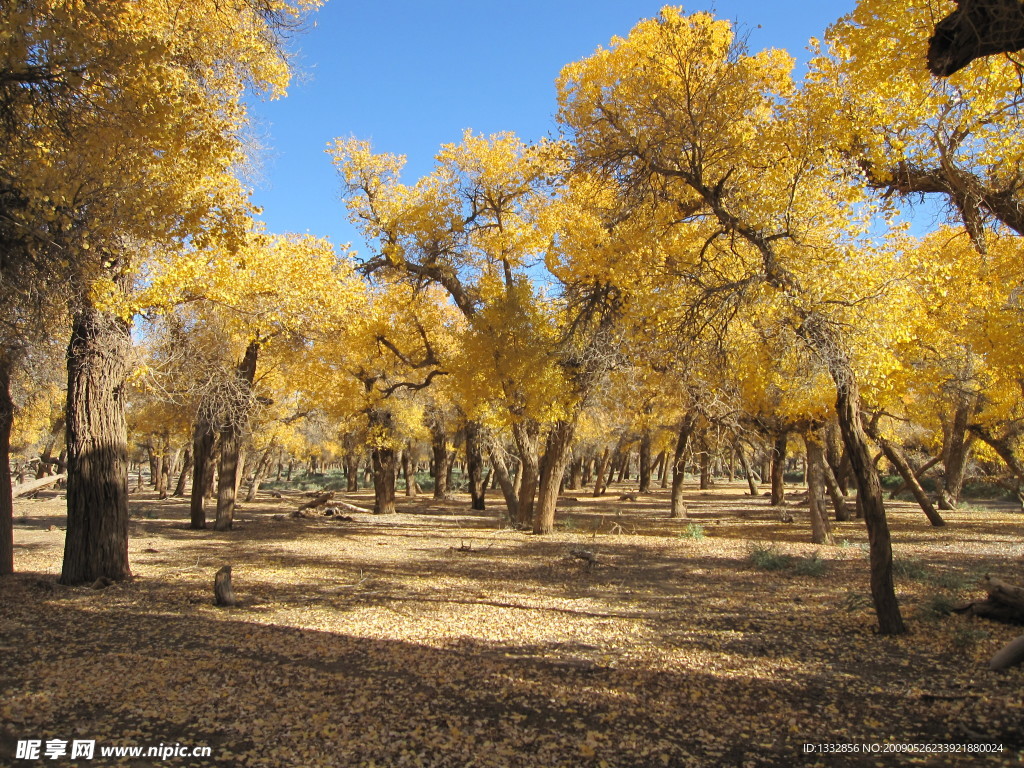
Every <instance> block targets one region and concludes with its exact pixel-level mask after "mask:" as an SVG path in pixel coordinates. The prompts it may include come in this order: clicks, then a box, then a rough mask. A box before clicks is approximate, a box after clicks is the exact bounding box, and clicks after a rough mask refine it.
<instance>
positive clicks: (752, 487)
mask: <svg viewBox="0 0 1024 768" xmlns="http://www.w3.org/2000/svg"><path fill="white" fill-rule="evenodd" d="M735 451H736V455H737V457H739V460H740V469H741V470H742V471H743V476H744V477H746V478H747V489H748V490H749V491H750V495H751V496H757V482H756V481H755V480H754V473H753V472H751V471H750V463H749V462H748V461H747V452H746V451H745V450H743V446H742V445H741V444H740V443H739V442H737V443H736V447H735Z"/></svg>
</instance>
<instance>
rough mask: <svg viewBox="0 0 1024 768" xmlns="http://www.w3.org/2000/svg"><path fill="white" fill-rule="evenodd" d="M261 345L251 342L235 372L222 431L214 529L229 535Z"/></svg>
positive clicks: (233, 516)
mask: <svg viewBox="0 0 1024 768" xmlns="http://www.w3.org/2000/svg"><path fill="white" fill-rule="evenodd" d="M259 354H260V344H259V342H258V341H251V342H249V346H248V347H246V349H245V354H244V355H243V356H242V360H241V362H240V363H239V364H238V366H237V368H236V369H235V382H234V384H235V389H234V390H233V391H232V393H231V396H230V397H229V398H228V401H229V404H230V405H229V409H228V412H227V413H226V414H225V418H224V426H223V427H221V430H220V463H219V465H218V467H217V521H216V522H215V523H214V525H213V527H214V529H215V530H218V531H227V530H230V529H231V525H232V523H233V522H234V518H235V499H236V498H237V496H238V485H239V480H240V478H239V471H240V470H241V468H242V466H241V465H242V462H241V461H240V456H241V452H242V444H243V442H244V441H245V432H246V428H247V426H248V417H249V397H250V395H251V393H252V385H253V382H254V381H255V379H256V363H257V361H258V360H259Z"/></svg>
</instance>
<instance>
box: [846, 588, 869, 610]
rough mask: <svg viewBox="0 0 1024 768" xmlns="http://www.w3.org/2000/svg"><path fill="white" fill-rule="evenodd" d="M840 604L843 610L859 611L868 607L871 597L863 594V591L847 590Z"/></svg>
mask: <svg viewBox="0 0 1024 768" xmlns="http://www.w3.org/2000/svg"><path fill="white" fill-rule="evenodd" d="M842 605H843V610H845V611H847V612H848V613H853V612H854V611H859V610H861V609H862V608H870V607H871V598H870V597H868V596H867V595H865V594H864V593H863V592H855V591H854V590H849V591H847V593H846V596H845V597H844V598H843V603H842Z"/></svg>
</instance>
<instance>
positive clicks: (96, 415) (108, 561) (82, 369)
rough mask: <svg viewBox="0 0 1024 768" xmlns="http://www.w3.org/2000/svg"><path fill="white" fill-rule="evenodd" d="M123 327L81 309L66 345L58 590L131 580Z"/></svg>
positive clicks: (126, 349) (126, 346) (127, 347)
mask: <svg viewBox="0 0 1024 768" xmlns="http://www.w3.org/2000/svg"><path fill="white" fill-rule="evenodd" d="M130 350H131V337H130V335H129V329H128V325H127V324H126V323H125V322H123V321H121V320H120V319H118V318H116V317H114V316H113V315H112V314H108V313H106V312H103V311H101V310H99V309H96V308H95V307H92V306H89V305H86V306H85V307H84V308H83V309H81V310H80V311H79V312H78V314H77V315H76V316H75V319H74V322H73V324H72V331H71V343H70V344H69V345H68V393H67V416H66V419H67V452H68V455H67V467H68V486H67V505H68V522H67V535H66V537H65V541H64V565H63V569H62V571H61V575H60V583H61V584H68V585H70V584H82V583H85V582H93V581H96V580H97V579H100V578H107V579H112V580H114V581H118V580H121V579H126V578H129V577H130V576H131V575H132V574H131V569H130V568H129V565H128V436H127V435H128V428H127V424H126V422H125V415H124V402H123V400H122V397H123V394H122V393H123V387H124V383H125V379H126V378H127V376H128V369H129V362H128V361H129V352H130Z"/></svg>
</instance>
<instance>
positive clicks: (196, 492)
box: [190, 412, 217, 529]
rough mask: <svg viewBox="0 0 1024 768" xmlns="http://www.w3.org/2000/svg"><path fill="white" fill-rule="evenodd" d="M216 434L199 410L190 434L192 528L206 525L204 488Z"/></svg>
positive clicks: (211, 475)
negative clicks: (191, 453)
mask: <svg viewBox="0 0 1024 768" xmlns="http://www.w3.org/2000/svg"><path fill="white" fill-rule="evenodd" d="M216 439H217V438H216V434H215V433H214V431H213V425H212V424H211V423H210V421H209V418H208V416H206V415H204V414H203V413H202V412H200V415H199V417H198V418H197V419H196V426H195V430H194V432H193V435H192V452H193V455H194V457H195V458H194V459H193V461H194V463H193V466H192V496H191V499H190V501H191V504H190V509H191V516H192V522H191V524H190V527H192V528H197V529H201V528H205V527H206V510H205V506H204V505H205V503H206V489H207V488H208V487H209V485H210V482H211V480H212V478H213V445H214V442H216Z"/></svg>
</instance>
